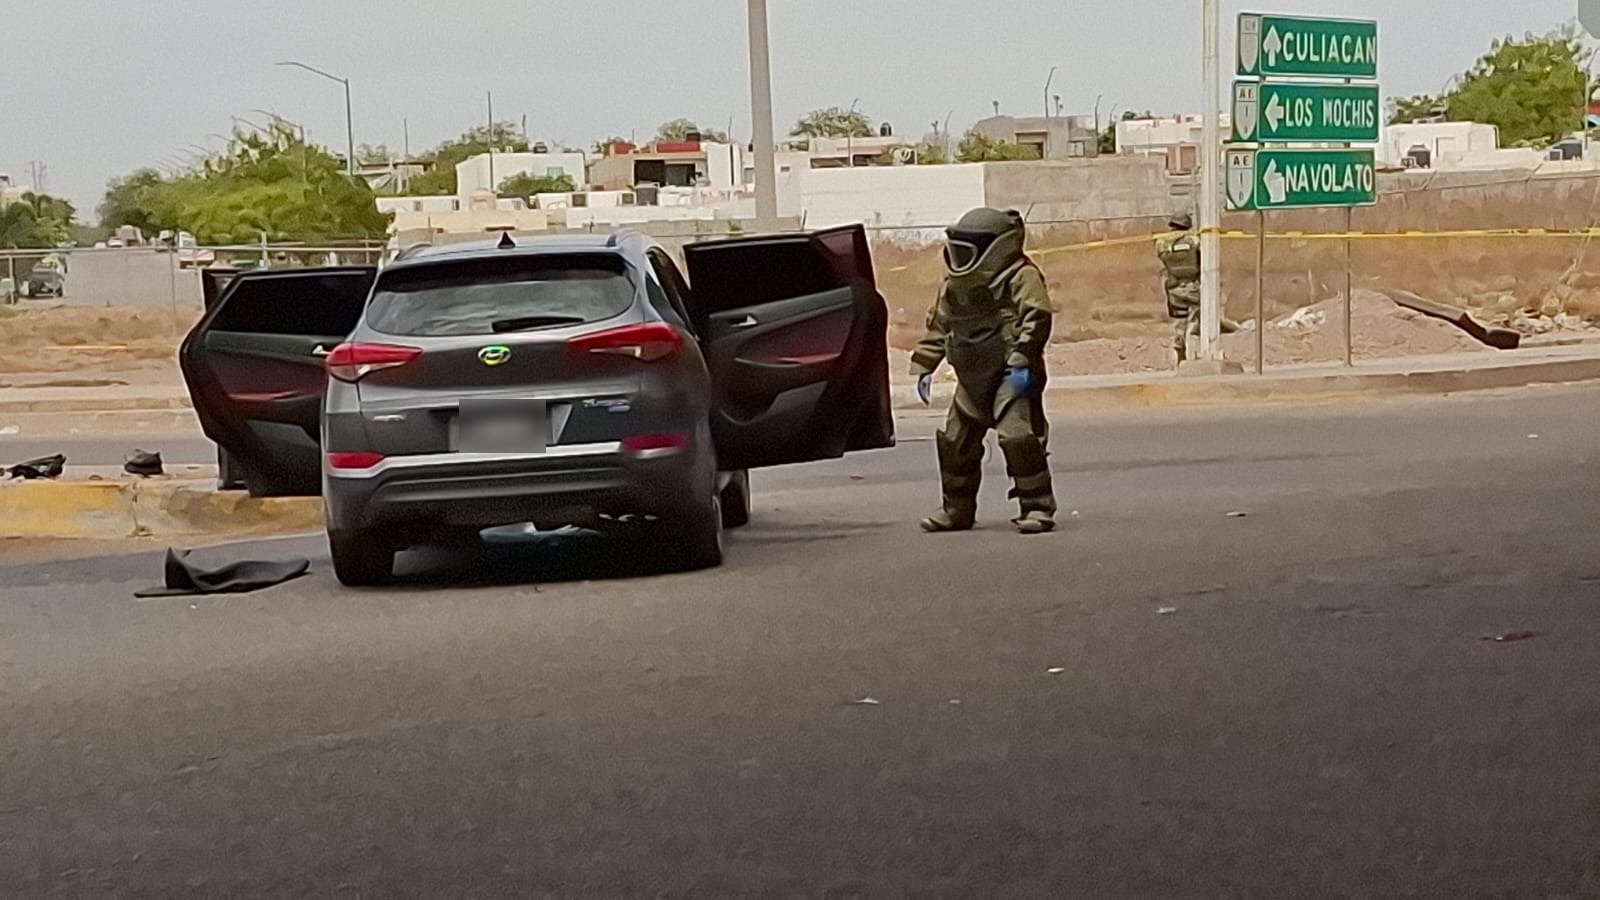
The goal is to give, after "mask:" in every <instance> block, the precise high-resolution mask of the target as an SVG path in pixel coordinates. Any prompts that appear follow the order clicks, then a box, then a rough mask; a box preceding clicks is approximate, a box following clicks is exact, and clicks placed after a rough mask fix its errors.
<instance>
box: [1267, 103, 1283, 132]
mask: <svg viewBox="0 0 1600 900" xmlns="http://www.w3.org/2000/svg"><path fill="white" fill-rule="evenodd" d="M1286 113H1288V110H1286V109H1284V108H1283V98H1281V97H1279V96H1278V95H1277V94H1273V95H1272V99H1271V100H1268V101H1267V124H1268V125H1271V126H1272V130H1273V131H1277V130H1278V126H1279V125H1282V124H1283V117H1284V115H1285V114H1286Z"/></svg>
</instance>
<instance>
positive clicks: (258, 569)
mask: <svg viewBox="0 0 1600 900" xmlns="http://www.w3.org/2000/svg"><path fill="white" fill-rule="evenodd" d="M189 552H190V551H188V550H184V551H182V552H179V551H177V550H174V549H172V548H170V547H169V548H167V559H166V563H165V570H166V584H165V585H163V586H161V587H153V588H145V589H144V590H142V591H137V592H135V593H134V596H135V597H182V596H187V595H191V594H247V593H249V592H251V591H258V590H261V589H262V588H269V587H272V586H274V585H279V584H283V583H284V582H285V581H293V580H294V579H296V578H299V577H300V576H302V575H304V574H306V573H307V572H309V571H310V570H311V560H309V559H288V560H280V561H276V562H269V561H264V560H258V559H247V560H242V561H240V562H233V563H227V564H226V565H221V566H217V567H216V568H212V569H207V568H204V567H202V566H197V565H195V564H194V563H191V562H189Z"/></svg>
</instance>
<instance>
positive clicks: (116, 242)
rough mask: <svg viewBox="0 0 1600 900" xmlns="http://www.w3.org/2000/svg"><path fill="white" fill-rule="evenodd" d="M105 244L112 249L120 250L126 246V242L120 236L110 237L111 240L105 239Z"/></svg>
mask: <svg viewBox="0 0 1600 900" xmlns="http://www.w3.org/2000/svg"><path fill="white" fill-rule="evenodd" d="M106 246H107V247H109V248H111V249H112V250H120V249H122V248H123V247H126V246H127V244H125V243H123V240H122V238H112V239H111V240H109V241H106Z"/></svg>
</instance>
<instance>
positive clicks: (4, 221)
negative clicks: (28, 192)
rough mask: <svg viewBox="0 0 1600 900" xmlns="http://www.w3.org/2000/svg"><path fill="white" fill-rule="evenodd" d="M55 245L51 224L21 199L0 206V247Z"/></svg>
mask: <svg viewBox="0 0 1600 900" xmlns="http://www.w3.org/2000/svg"><path fill="white" fill-rule="evenodd" d="M54 245H55V241H54V240H53V235H52V234H51V229H50V224H49V223H48V222H44V221H41V220H40V219H39V216H38V214H36V213H35V212H34V211H33V207H32V206H30V205H28V204H27V203H24V202H22V201H20V200H17V201H12V202H11V203H7V204H6V205H4V206H0V247H5V248H8V249H12V250H15V249H33V248H38V247H51V246H54Z"/></svg>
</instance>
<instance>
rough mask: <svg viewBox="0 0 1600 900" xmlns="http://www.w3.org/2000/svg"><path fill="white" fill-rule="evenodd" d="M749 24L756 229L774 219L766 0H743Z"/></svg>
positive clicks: (775, 151)
mask: <svg viewBox="0 0 1600 900" xmlns="http://www.w3.org/2000/svg"><path fill="white" fill-rule="evenodd" d="M747 2H748V5H749V12H748V18H749V27H750V127H751V144H752V145H753V146H754V149H755V157H756V229H757V230H762V229H770V228H774V227H775V226H776V225H777V219H778V148H777V144H776V142H775V141H774V140H773V136H772V52H771V48H770V47H769V45H768V42H767V0H747Z"/></svg>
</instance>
